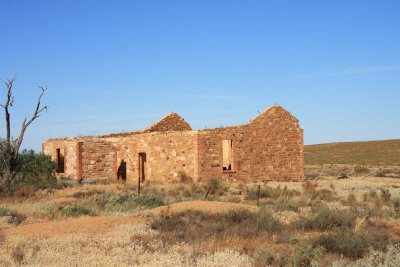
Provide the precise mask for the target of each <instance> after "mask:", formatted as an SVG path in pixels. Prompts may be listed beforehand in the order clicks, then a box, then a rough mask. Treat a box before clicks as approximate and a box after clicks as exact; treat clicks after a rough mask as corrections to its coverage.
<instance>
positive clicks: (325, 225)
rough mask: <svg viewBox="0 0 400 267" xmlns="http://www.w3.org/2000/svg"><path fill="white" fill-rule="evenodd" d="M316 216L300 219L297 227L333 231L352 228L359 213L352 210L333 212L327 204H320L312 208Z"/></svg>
mask: <svg viewBox="0 0 400 267" xmlns="http://www.w3.org/2000/svg"><path fill="white" fill-rule="evenodd" d="M312 210H313V212H314V215H313V216H312V217H310V218H300V219H299V220H298V221H297V226H299V227H300V228H303V229H307V230H331V229H334V228H352V227H354V225H355V219H356V218H357V213H355V212H354V211H352V210H348V209H347V210H335V211H333V210H331V209H330V208H329V207H328V206H327V205H326V204H323V203H319V204H317V205H316V206H315V207H312Z"/></svg>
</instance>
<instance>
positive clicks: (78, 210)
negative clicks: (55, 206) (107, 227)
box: [59, 205, 95, 217]
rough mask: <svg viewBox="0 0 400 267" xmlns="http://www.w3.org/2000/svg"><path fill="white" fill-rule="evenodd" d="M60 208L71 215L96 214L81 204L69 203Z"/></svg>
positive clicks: (62, 211)
mask: <svg viewBox="0 0 400 267" xmlns="http://www.w3.org/2000/svg"><path fill="white" fill-rule="evenodd" d="M59 210H60V211H61V213H63V214H65V215H67V216H69V217H80V216H86V215H89V216H94V215H95V213H94V212H93V211H92V210H91V209H88V208H86V207H82V206H79V205H68V206H64V207H60V208H59Z"/></svg>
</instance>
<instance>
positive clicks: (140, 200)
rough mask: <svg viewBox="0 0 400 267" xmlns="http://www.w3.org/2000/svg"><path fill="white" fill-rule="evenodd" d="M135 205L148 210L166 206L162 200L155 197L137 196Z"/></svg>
mask: <svg viewBox="0 0 400 267" xmlns="http://www.w3.org/2000/svg"><path fill="white" fill-rule="evenodd" d="M135 203H136V204H138V205H141V206H145V207H147V208H155V207H159V206H162V205H164V201H163V200H162V198H161V197H159V196H155V195H149V196H137V197H136V198H135Z"/></svg>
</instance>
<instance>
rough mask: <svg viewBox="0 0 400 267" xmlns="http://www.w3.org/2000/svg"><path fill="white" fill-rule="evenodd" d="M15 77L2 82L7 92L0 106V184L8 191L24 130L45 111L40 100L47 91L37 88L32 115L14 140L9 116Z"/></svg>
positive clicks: (45, 88)
mask: <svg viewBox="0 0 400 267" xmlns="http://www.w3.org/2000/svg"><path fill="white" fill-rule="evenodd" d="M16 78H17V76H16V75H15V74H14V76H13V77H12V78H11V79H10V80H7V81H3V83H4V85H5V87H6V91H7V98H6V101H5V103H4V104H0V106H1V107H3V109H4V115H5V125H6V138H5V140H4V141H3V142H1V145H2V150H1V152H2V157H1V158H2V160H3V164H2V165H3V168H2V170H0V171H1V172H0V175H1V177H0V179H1V180H0V182H1V183H0V184H3V185H5V187H6V188H7V189H8V190H9V189H10V185H11V183H12V180H13V178H14V176H15V163H16V160H17V157H18V152H19V149H20V147H21V144H22V140H23V139H24V135H25V132H26V129H27V128H28V127H29V125H30V124H31V123H32V122H33V121H34V120H36V119H37V118H39V117H40V114H41V113H42V112H43V111H45V110H46V111H47V106H42V104H41V100H42V97H43V95H44V93H45V92H46V90H47V87H46V86H38V87H39V88H40V90H41V93H40V95H39V98H38V100H37V102H36V108H35V110H34V112H33V114H32V117H31V118H30V119H29V120H28V119H27V118H25V119H24V120H23V122H22V126H21V130H20V132H19V135H18V138H16V139H14V138H13V137H12V136H11V116H10V108H11V107H12V106H13V104H14V95H13V91H12V90H13V85H14V82H15V80H16Z"/></svg>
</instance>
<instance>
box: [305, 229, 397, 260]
mask: <svg viewBox="0 0 400 267" xmlns="http://www.w3.org/2000/svg"><path fill="white" fill-rule="evenodd" d="M312 243H313V245H314V246H323V247H324V248H325V249H326V250H327V251H328V252H331V253H336V254H339V255H343V256H346V257H348V258H351V259H358V258H362V257H363V256H364V254H365V252H366V251H367V250H368V249H370V248H373V249H376V250H380V251H382V250H384V249H385V248H386V246H387V245H389V238H388V236H387V234H385V233H382V232H380V231H379V230H376V231H365V232H364V233H354V232H353V231H344V232H338V233H331V234H324V235H321V236H319V237H317V238H316V239H314V240H313V241H312Z"/></svg>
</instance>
